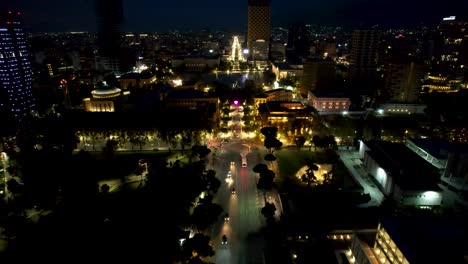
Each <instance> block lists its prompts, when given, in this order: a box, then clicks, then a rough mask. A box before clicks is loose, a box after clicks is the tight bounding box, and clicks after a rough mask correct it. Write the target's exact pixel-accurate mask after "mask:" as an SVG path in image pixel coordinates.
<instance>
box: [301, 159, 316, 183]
mask: <svg viewBox="0 0 468 264" xmlns="http://www.w3.org/2000/svg"><path fill="white" fill-rule="evenodd" d="M307 167H308V168H307V170H306V172H305V174H304V175H302V177H301V180H302V181H303V182H305V183H307V186H310V185H312V184H313V183H315V182H316V181H317V177H315V174H314V172H315V171H318V169H319V167H318V166H317V165H316V164H314V163H312V162H310V163H309V164H307Z"/></svg>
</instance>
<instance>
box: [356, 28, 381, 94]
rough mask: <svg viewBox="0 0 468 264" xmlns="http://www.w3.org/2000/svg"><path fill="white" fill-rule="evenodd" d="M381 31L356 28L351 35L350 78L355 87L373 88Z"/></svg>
mask: <svg viewBox="0 0 468 264" xmlns="http://www.w3.org/2000/svg"><path fill="white" fill-rule="evenodd" d="M380 39H381V33H380V31H377V30H354V31H353V33H352V36H351V54H350V56H351V57H350V58H351V61H350V63H349V78H350V81H351V85H354V88H355V89H364V90H369V89H373V85H374V82H375V80H376V77H377V66H378V49H379V45H380Z"/></svg>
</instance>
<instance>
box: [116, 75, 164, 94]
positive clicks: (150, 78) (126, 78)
mask: <svg viewBox="0 0 468 264" xmlns="http://www.w3.org/2000/svg"><path fill="white" fill-rule="evenodd" d="M154 82H156V75H154V74H151V73H149V72H143V73H138V72H129V73H125V74H123V75H122V76H120V78H119V83H120V88H122V89H124V90H125V89H129V88H137V87H143V86H146V85H149V84H152V83H154Z"/></svg>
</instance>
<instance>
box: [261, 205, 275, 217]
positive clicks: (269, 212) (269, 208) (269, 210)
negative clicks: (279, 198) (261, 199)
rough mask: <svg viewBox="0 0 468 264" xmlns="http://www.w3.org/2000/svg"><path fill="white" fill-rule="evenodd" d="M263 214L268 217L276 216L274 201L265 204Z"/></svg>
mask: <svg viewBox="0 0 468 264" xmlns="http://www.w3.org/2000/svg"><path fill="white" fill-rule="evenodd" d="M261 212H262V214H263V216H265V218H266V219H267V220H268V219H272V218H273V217H274V216H275V212H276V206H275V205H274V204H272V203H265V206H264V207H263V208H262V210H261Z"/></svg>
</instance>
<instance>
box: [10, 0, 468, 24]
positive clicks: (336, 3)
mask: <svg viewBox="0 0 468 264" xmlns="http://www.w3.org/2000/svg"><path fill="white" fill-rule="evenodd" d="M5 2H6V3H5V4H4V6H5V7H7V8H10V9H13V10H19V11H22V12H23V13H24V20H25V25H26V30H27V31H31V32H60V31H90V32H94V31H96V15H95V12H94V7H93V0H72V1H67V2H64V1H58V0H47V1H43V2H42V3H41V5H37V3H35V2H33V1H32V0H21V1H5ZM181 6H184V8H180V7H181ZM434 6H437V1H434V0H433V1H429V2H428V1H422V0H416V1H411V2H405V1H403V0H362V1H359V2H356V1H354V3H353V1H351V0H333V1H326V2H325V3H324V2H319V1H303V0H291V1H286V0H274V1H272V3H271V8H272V12H271V22H272V27H277V26H287V25H288V24H290V23H293V22H297V21H304V22H306V23H311V24H322V25H349V26H356V25H362V24H382V25H391V26H399V25H416V24H420V23H424V24H428V25H435V24H437V23H438V22H439V21H440V19H441V18H442V17H446V16H452V15H456V16H460V15H463V14H462V13H460V12H459V10H463V9H466V8H468V3H467V2H465V1H461V0H448V1H445V2H444V5H443V6H438V7H437V8H433V7H434ZM246 10H247V1H233V2H232V3H226V2H223V4H220V3H219V2H215V1H213V0H207V1H203V3H191V2H190V1H186V0H178V1H172V2H163V1H154V2H152V3H147V2H146V3H145V1H142V0H137V1H132V2H130V1H128V0H124V15H125V23H124V25H123V30H124V31H142V32H143V31H148V32H150V31H168V30H174V29H177V30H201V29H207V28H209V29H211V30H217V29H225V30H233V31H246V28H247V12H246ZM51 18H53V19H51ZM187 25H190V26H187Z"/></svg>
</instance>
